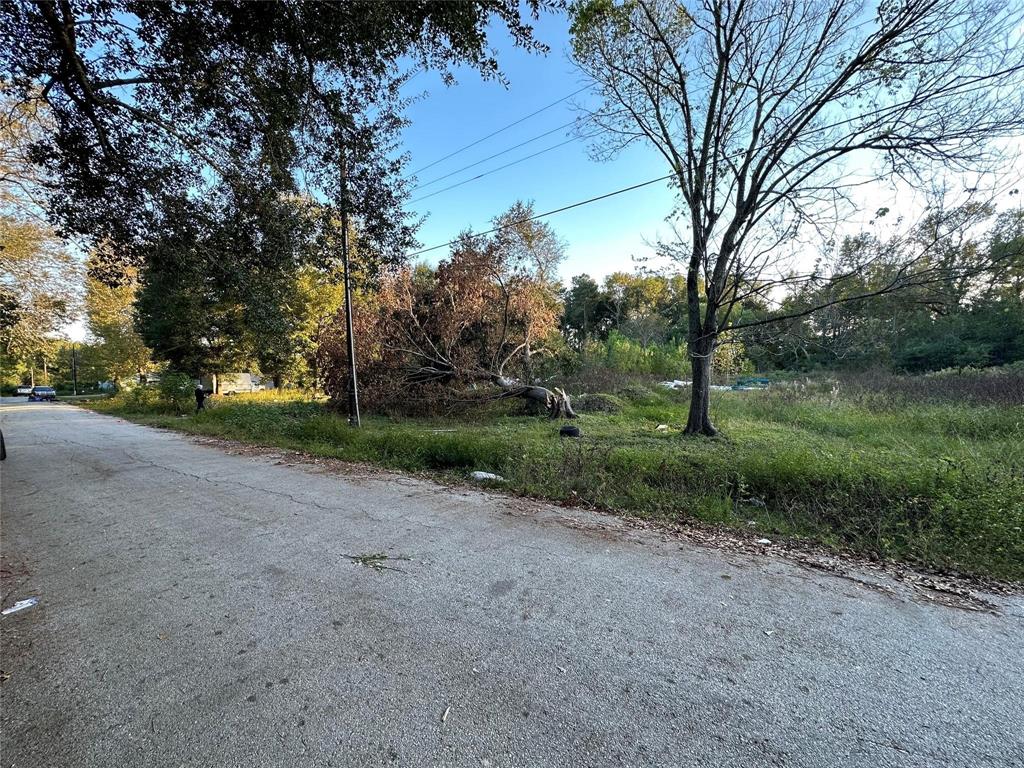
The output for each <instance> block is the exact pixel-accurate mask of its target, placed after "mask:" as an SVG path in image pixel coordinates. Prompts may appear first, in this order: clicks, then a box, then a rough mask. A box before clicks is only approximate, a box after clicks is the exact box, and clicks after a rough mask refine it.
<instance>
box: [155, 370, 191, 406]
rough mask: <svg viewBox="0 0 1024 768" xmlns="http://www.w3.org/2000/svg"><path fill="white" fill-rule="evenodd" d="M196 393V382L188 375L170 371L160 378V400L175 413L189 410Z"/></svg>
mask: <svg viewBox="0 0 1024 768" xmlns="http://www.w3.org/2000/svg"><path fill="white" fill-rule="evenodd" d="M194 392H195V380H194V379H193V378H192V377H191V376H189V375H188V374H187V373H180V372H176V371H174V372H172V371H168V372H167V373H165V374H164V375H163V376H162V377H161V378H160V400H161V401H163V403H164V404H165V405H167V406H168V407H170V408H173V409H174V412H175V413H185V411H186V410H188V409H189V407H190V406H191V404H192V398H193V394H194Z"/></svg>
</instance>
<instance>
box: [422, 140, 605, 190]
mask: <svg viewBox="0 0 1024 768" xmlns="http://www.w3.org/2000/svg"><path fill="white" fill-rule="evenodd" d="M603 132H604V130H603V129H602V130H600V131H595V132H594V133H590V134H587V135H586V136H573V137H572V138H569V139H566V140H565V141H562V142H559V143H558V144H555V145H553V146H550V147H546V148H545V149H541V150H539V151H537V152H534V153H533V154H530V155H527V156H526V157H520V158H519V159H518V160H513V161H512V162H510V163H505V164H504V165H499V166H498V167H497V168H492V169H491V170H489V171H484V172H483V173H478V174H477V175H476V176H472V177H470V178H468V179H463V180H462V181H458V182H456V183H454V184H450V185H448V186H447V187H444V188H442V189H439V190H437V191H436V192H431V193H429V194H426V195H423V196H421V197H417V198H415V199H414V200H410V201H409V204H410V205H411V204H412V203H418V202H419V201H420V200H426V199H427V198H428V197H433V196H434V195H440V194H441V193H442V192H447V191H448V190H449V189H455V188H456V187H461V186H462V185H463V184H469V182H471V181H476V180H477V179H482V178H483V177H484V176H490V175H491V174H492V173H497V172H498V171H503V170H505V169H506V168H511V167H512V166H513V165H518V164H519V163H522V162H525V161H526V160H530V159H532V158H534V157H537V156H538V155H543V154H544V153H545V152H550V151H551V150H553V149H558V148H559V147H564V146H565V145H566V144H571V143H572V142H574V141H582V140H586V139H590V138H593V137H594V136H597V135H598V134H599V133H603ZM499 154H501V153H499ZM481 162H483V161H481Z"/></svg>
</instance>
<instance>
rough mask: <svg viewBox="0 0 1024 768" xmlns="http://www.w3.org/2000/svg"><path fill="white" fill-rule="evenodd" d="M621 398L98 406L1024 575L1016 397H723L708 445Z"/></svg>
mask: <svg viewBox="0 0 1024 768" xmlns="http://www.w3.org/2000/svg"><path fill="white" fill-rule="evenodd" d="M619 395H620V397H619V403H621V404H622V408H621V410H620V411H619V412H617V413H588V414H583V415H581V417H580V419H579V420H578V422H577V424H578V425H579V427H580V428H581V429H582V431H583V435H584V438H583V439H582V440H578V441H577V440H562V439H559V437H558V435H557V431H558V425H557V424H554V423H551V422H549V421H547V420H546V419H543V418H538V417H529V416H513V415H509V413H508V411H507V410H502V409H503V408H504V406H495V407H492V408H488V409H484V410H482V411H475V412H474V413H473V414H472V415H471V416H470V417H467V418H465V419H462V420H452V419H405V420H402V421H400V422H399V421H391V420H387V419H384V418H369V419H366V420H365V422H364V427H363V429H361V430H353V429H351V428H350V427H349V426H348V424H347V422H346V420H345V418H344V416H343V415H338V414H335V413H334V412H332V411H331V410H330V409H329V408H328V407H327V406H326V404H324V403H319V402H309V401H305V400H302V399H296V398H295V397H294V396H293V397H291V398H286V399H282V398H277V397H274V396H272V395H260V396H257V397H251V398H250V397H247V396H239V397H237V398H231V399H227V398H224V399H219V400H220V402H218V403H216V405H215V407H213V408H211V409H210V410H209V411H207V412H205V413H202V414H200V415H198V416H188V417H184V418H182V417H177V416H174V415H168V414H164V413H161V412H160V409H159V407H158V406H156V405H154V404H153V403H152V402H145V401H143V399H142V398H135V402H132V398H124V399H122V398H115V399H112V400H108V401H104V402H92V403H89V404H88V407H91V408H94V409H96V410H100V411H104V412H111V413H116V414H118V415H121V416H125V417H128V418H131V419H134V420H137V421H141V422H144V423H149V424H154V425H157V426H163V427H169V428H173V429H178V430H181V431H185V432H190V433H195V434H202V435H211V436H217V437H225V438H232V439H237V440H242V441H247V442H252V443H260V444H265V445H273V446H279V447H282V448H289V449H297V450H303V451H308V452H310V453H314V454H318V455H323V456H329V457H334V458H338V459H343V460H347V461H365V462H372V463H374V464H379V465H383V466H386V467H392V468H395V469H400V470H411V471H429V472H433V473H439V474H442V475H446V476H449V477H450V476H452V475H455V476H464V475H465V473H467V472H469V471H472V470H478V469H479V470H485V471H489V472H496V473H498V474H500V475H502V476H504V477H505V478H506V480H507V483H506V485H507V487H508V488H509V489H511V490H513V491H516V492H519V493H523V494H529V495H532V496H539V497H544V498H549V499H554V500H570V501H577V502H580V503H585V504H590V505H594V506H598V507H601V508H606V509H612V510H622V511H627V512H629V513H631V514H635V515H639V516H642V517H648V518H656V519H663V520H685V519H687V518H689V517H693V518H698V519H700V520H703V521H705V522H712V523H717V524H721V525H725V526H733V527H737V528H742V529H743V530H747V531H755V532H756V533H757V534H758V535H766V536H787V537H799V538H807V539H811V540H815V541H818V542H821V543H823V544H825V545H827V546H830V547H834V548H837V549H846V550H853V551H856V552H859V553H862V554H871V555H876V556H879V557H885V558H894V559H897V560H900V561H904V562H908V563H912V564H916V565H920V566H926V567H934V568H943V569H952V570H957V571H961V572H964V573H970V574H975V575H980V576H985V577H994V578H999V579H1009V580H1022V579H1024V407H1020V406H1002V407H995V406H967V405H959V404H948V403H938V404H937V403H930V404H923V403H908V402H905V401H895V400H891V401H885V400H882V399H879V398H875V399H869V398H861V399H859V400H857V401H854V400H836V399H835V397H834V395H832V394H830V393H827V392H821V393H814V392H807V391H804V392H801V393H799V395H797V394H796V393H794V392H793V391H787V390H784V389H783V390H782V391H776V392H737V393H731V392H723V393H715V397H714V402H713V412H714V414H715V417H716V422H717V424H718V426H719V427H720V428H721V429H722V431H723V434H724V435H725V437H721V438H716V439H714V440H706V439H695V438H687V437H684V436H683V435H682V434H681V429H682V423H683V421H684V420H685V417H686V402H685V395H684V394H681V393H671V392H658V391H651V390H649V389H644V388H639V389H636V390H634V391H632V392H628V393H627V395H626V396H622V393H619ZM659 424H667V425H669V427H670V428H669V430H667V431H659V430H657V426H658V425H659ZM750 521H754V523H755V524H754V525H753V526H751V525H750Z"/></svg>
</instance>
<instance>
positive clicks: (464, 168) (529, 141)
mask: <svg viewBox="0 0 1024 768" xmlns="http://www.w3.org/2000/svg"><path fill="white" fill-rule="evenodd" d="M575 122H576V121H575V120H570V121H569V122H568V123H563V124H562V125H560V126H558V127H557V128H552V129H551V130H550V131H544V133H538V134H537V135H536V136H534V137H533V138H532V139H527V140H526V141H521V142H519V143H518V144H515V145H513V146H511V147H509V148H508V149H503V150H501V152H495V153H494V154H493V155H489V156H488V157H485V158H484V159H483V160H477V161H476V162H475V163H470V164H469V165H464V166H462V167H461V168H459V169H457V170H454V171H452V172H451V173H446V174H445V175H444V176H438V177H437V178H436V179H431V180H430V181H425V182H423V183H422V184H417V185H416V186H415V187H413V188H412V191H413V192H415V191H416V190H417V189H423V188H424V187H429V186H430V185H431V184H436V183H437V182H439V181H443V180H444V179H447V178H448V177H450V176H454V175H455V174H457V173H462V172H463V171H468V170H469V169H470V168H475V167H476V166H478V165H480V164H481V163H486V162H487V161H488V160H493V159H494V158H496V157H501V156H502V155H506V154H508V153H509V152H511V151H512V150H514V149H519V148H520V147H525V146H526V145H527V144H532V143H533V142H535V141H536V140H537V139H543V138H544V137H545V136H550V135H551V134H552V133H557V132H558V131H560V130H562V129H563V128H568V127H569V126H570V125H573V124H574V123H575Z"/></svg>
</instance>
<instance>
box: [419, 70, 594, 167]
mask: <svg viewBox="0 0 1024 768" xmlns="http://www.w3.org/2000/svg"><path fill="white" fill-rule="evenodd" d="M588 88H589V86H584V87H583V88H580V89H579V90H576V91H573V92H572V93H569V94H566V95H565V96H563V97H562V98H560V99H556V100H555V101H553V102H551V103H550V104H548V105H546V106H543V107H541V108H540V109H538V110H536V111H534V112H531V113H530V114H528V115H525V116H523V117H521V118H519V119H518V120H513V121H512V122H511V123H509V124H507V125H504V126H502V127H501V128H498V129H497V130H496V131H491V132H490V133H488V134H487V135H486V136H483V137H481V138H479V139H477V140H476V141H471V142H470V143H469V144H466V145H465V146H464V147H459V148H458V149H456V150H455V151H454V152H449V153H448V154H447V155H445V156H444V157H440V158H438V159H437V160H435V161H434V162H432V163H428V164H427V165H424V166H422V167H420V168H417V169H416V170H415V171H413V172H412V173H411V174H410V175H411V176H415V175H416V174H418V173H420V172H422V171H425V170H427V168H433V167H434V166H435V165H437V164H438V163H443V162H444V161H445V160H448V159H449V158H452V157H455V156H456V155H458V154H460V153H462V152H465V151H466V150H467V149H471V148H472V147H475V146H476V145H477V144H481V143H483V142H485V141H487V140H488V139H490V138H493V137H494V136H497V135H498V134H499V133H504V132H505V131H507V130H508V129H509V128H513V127H515V126H517V125H519V124H520V123H523V122H526V121H527V120H529V119H530V118H531V117H536V116H537V115H539V114H540V113H541V112H546V111H547V110H549V109H551V108H552V107H556V106H558V105H559V104H561V103H562V102H563V101H567V100H569V99H571V98H572V97H573V96H576V95H578V94H581V93H583V92H584V91H585V90H587V89H588Z"/></svg>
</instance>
